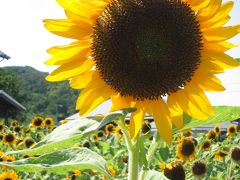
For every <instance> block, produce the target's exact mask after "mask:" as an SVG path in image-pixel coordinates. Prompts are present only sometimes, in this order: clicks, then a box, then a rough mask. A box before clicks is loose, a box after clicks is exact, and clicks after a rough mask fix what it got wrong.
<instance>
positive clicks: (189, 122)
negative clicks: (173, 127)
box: [179, 106, 240, 131]
mask: <svg viewBox="0 0 240 180" xmlns="http://www.w3.org/2000/svg"><path fill="white" fill-rule="evenodd" d="M214 110H215V115H214V116H212V117H209V118H208V119H207V120H196V119H193V118H192V117H190V116H188V115H186V114H185V115H184V124H183V127H182V128H181V129H179V131H182V130H185V129H189V128H194V127H198V126H206V125H212V124H217V123H223V122H227V121H232V120H235V119H238V118H240V107H239V106H215V107H214Z"/></svg>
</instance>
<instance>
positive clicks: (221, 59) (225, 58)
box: [203, 50, 240, 69]
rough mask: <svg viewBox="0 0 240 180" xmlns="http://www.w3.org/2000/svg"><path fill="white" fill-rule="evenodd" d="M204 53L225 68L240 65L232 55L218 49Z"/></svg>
mask: <svg viewBox="0 0 240 180" xmlns="http://www.w3.org/2000/svg"><path fill="white" fill-rule="evenodd" d="M203 55H204V56H205V57H209V61H210V62H212V63H215V64H217V65H218V66H220V67H222V68H224V69H229V68H235V67H238V66H239V65H240V63H239V62H238V61H236V60H235V59H233V58H232V57H231V56H229V55H227V54H224V53H219V52H217V51H210V50H209V51H204V52H203Z"/></svg>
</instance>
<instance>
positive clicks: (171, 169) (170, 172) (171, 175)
mask: <svg viewBox="0 0 240 180" xmlns="http://www.w3.org/2000/svg"><path fill="white" fill-rule="evenodd" d="M161 167H162V168H163V169H164V171H163V173H164V175H165V176H166V177H167V178H168V179H171V180H185V176H186V175H185V170H184V168H183V166H182V163H181V162H180V161H173V162H171V163H169V164H167V165H161Z"/></svg>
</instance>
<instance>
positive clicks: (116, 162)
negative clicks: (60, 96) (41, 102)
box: [0, 0, 240, 180]
mask: <svg viewBox="0 0 240 180" xmlns="http://www.w3.org/2000/svg"><path fill="white" fill-rule="evenodd" d="M57 3H58V4H59V6H60V7H61V8H62V9H63V12H64V13H65V15H64V18H61V19H45V20H43V23H44V27H45V28H46V29H47V30H48V31H49V32H51V33H53V34H55V35H58V36H61V37H63V38H68V39H70V40H71V42H70V43H69V44H66V45H58V46H54V47H51V48H49V49H48V50H47V52H48V53H49V55H50V58H49V59H47V60H46V62H45V64H46V65H49V66H55V67H56V69H55V70H53V71H52V72H51V73H49V74H48V75H47V76H46V80H47V81H49V82H59V81H69V85H70V86H71V88H73V89H76V90H79V92H80V93H79V96H78V99H77V101H76V110H77V111H78V112H79V118H78V119H75V120H67V119H65V120H62V121H61V122H55V121H54V119H53V118H51V117H39V116H36V117H34V118H33V119H32V122H31V123H30V124H28V125H21V124H20V123H19V122H20V121H17V120H13V121H11V124H10V125H8V124H1V125H0V131H1V152H0V153H1V154H0V160H1V162H0V166H1V174H0V180H17V179H24V180H25V179H29V180H30V179H37V180H38V179H39V180H41V179H50V180H54V179H55V180H61V179H71V180H74V179H83V180H88V179H92V180H98V179H109V180H112V179H119V180H120V179H121V180H165V179H170V180H184V179H187V180H188V179H189V180H194V179H197V180H198V179H206V180H208V179H210V180H214V179H219V180H239V179H240V146H239V143H240V133H239V129H238V127H237V125H236V124H232V125H230V126H229V127H228V128H227V129H222V128H221V126H220V124H221V123H224V122H232V121H235V120H239V119H240V107H237V106H212V104H211V102H210V101H209V99H208V96H207V94H206V92H215V93H217V92H222V91H224V90H225V87H224V86H223V84H222V82H221V80H220V78H219V76H218V75H219V74H222V73H224V72H225V71H226V70H229V69H234V68H239V66H240V62H239V60H237V59H235V58H233V57H232V56H230V55H229V54H228V50H231V49H233V48H235V47H239V44H240V43H239V42H235V43H232V41H230V40H231V39H232V38H235V37H236V36H237V35H239V34H240V25H239V24H229V22H230V20H231V16H230V12H231V10H232V9H233V7H234V4H235V2H234V1H231V0H225V1H222V0H57ZM236 100H237V99H236ZM105 101H109V102H110V104H111V107H110V108H109V109H108V112H109V113H108V114H98V115H93V116H89V113H91V112H92V111H93V110H95V109H96V108H97V107H98V106H100V105H101V104H103V103H104V102H105ZM146 117H151V119H147V118H146ZM206 125H215V127H214V128H213V129H212V130H209V132H206V133H205V132H197V131H196V129H194V128H196V127H199V126H206Z"/></svg>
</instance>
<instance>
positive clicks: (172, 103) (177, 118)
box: [167, 94, 183, 129]
mask: <svg viewBox="0 0 240 180" xmlns="http://www.w3.org/2000/svg"><path fill="white" fill-rule="evenodd" d="M167 104H168V107H169V110H170V114H171V119H172V122H173V124H174V125H175V126H176V127H177V128H178V129H181V128H182V126H183V110H182V108H181V107H180V106H179V105H178V104H177V103H176V99H174V96H171V94H170V95H169V96H168V100H167Z"/></svg>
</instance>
